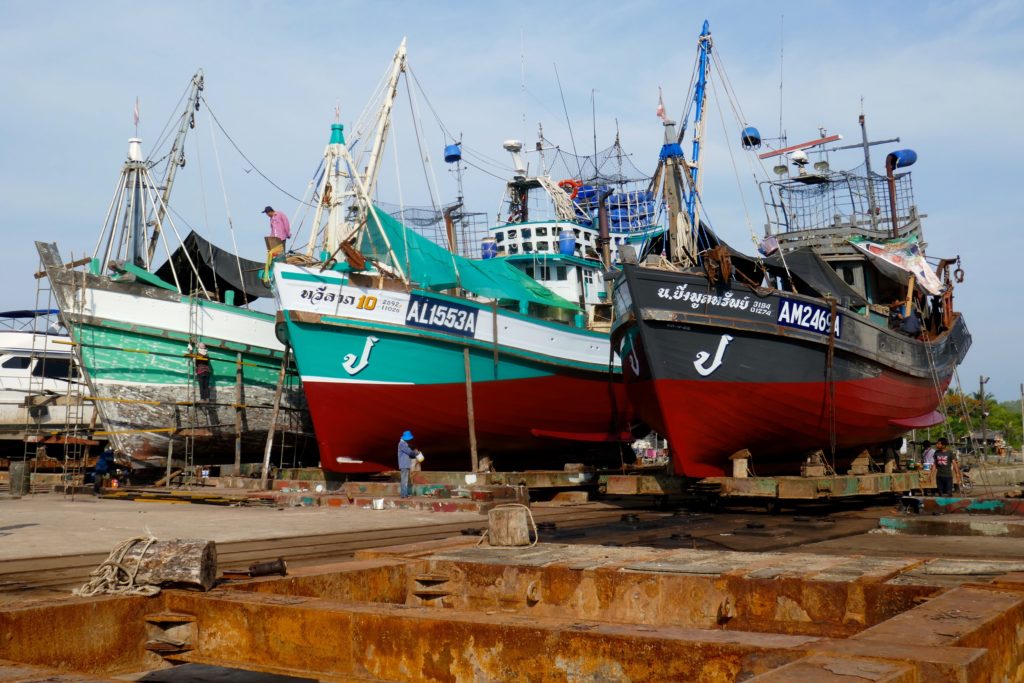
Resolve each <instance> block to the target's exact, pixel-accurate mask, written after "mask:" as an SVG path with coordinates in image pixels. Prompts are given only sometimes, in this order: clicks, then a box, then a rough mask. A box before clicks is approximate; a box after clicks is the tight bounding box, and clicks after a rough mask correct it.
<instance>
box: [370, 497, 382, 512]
mask: <svg viewBox="0 0 1024 683" xmlns="http://www.w3.org/2000/svg"><path fill="white" fill-rule="evenodd" d="M370 507H372V508H373V509H374V510H383V509H384V499H383V498H374V499H373V500H372V501H371V502H370Z"/></svg>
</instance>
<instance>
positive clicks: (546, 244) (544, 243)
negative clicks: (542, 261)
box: [537, 240, 551, 251]
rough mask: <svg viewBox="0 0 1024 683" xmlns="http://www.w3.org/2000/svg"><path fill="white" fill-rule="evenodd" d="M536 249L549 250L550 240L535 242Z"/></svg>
mask: <svg viewBox="0 0 1024 683" xmlns="http://www.w3.org/2000/svg"><path fill="white" fill-rule="evenodd" d="M537 251H551V242H548V241H547V240H544V241H541V242H537Z"/></svg>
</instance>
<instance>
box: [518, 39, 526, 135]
mask: <svg viewBox="0 0 1024 683" xmlns="http://www.w3.org/2000/svg"><path fill="white" fill-rule="evenodd" d="M525 41H526V38H525V37H524V35H523V29H519V97H520V100H521V101H522V107H523V136H524V137H525V136H526V42H525Z"/></svg>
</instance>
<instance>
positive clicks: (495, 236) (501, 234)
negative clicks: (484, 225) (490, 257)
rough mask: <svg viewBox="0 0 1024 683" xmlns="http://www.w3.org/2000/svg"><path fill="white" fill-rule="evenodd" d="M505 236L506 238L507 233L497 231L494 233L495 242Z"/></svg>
mask: <svg viewBox="0 0 1024 683" xmlns="http://www.w3.org/2000/svg"><path fill="white" fill-rule="evenodd" d="M504 238H505V233H503V232H496V233H494V241H495V242H500V241H502V240H503V239H504Z"/></svg>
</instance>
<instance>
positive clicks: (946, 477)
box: [935, 437, 956, 497]
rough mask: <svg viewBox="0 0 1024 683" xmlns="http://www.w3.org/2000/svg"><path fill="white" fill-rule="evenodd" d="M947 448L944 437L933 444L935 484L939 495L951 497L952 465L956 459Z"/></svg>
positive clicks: (947, 443)
mask: <svg viewBox="0 0 1024 683" xmlns="http://www.w3.org/2000/svg"><path fill="white" fill-rule="evenodd" d="M948 448H949V442H948V441H946V438H945V437H942V438H940V439H939V441H938V443H936V444H935V484H936V486H938V488H939V495H940V496H947V497H948V496H952V495H953V463H954V461H955V459H956V458H955V456H954V455H953V453H952V452H950V451H949V450H947V449H948Z"/></svg>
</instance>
